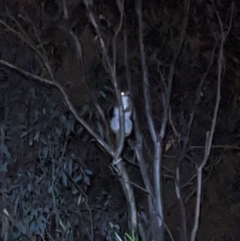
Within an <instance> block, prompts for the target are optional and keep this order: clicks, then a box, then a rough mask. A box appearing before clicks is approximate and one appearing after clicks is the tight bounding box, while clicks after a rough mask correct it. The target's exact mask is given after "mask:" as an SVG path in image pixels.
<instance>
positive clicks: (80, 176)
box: [74, 174, 83, 183]
mask: <svg viewBox="0 0 240 241" xmlns="http://www.w3.org/2000/svg"><path fill="white" fill-rule="evenodd" d="M82 179H83V175H82V174H80V175H78V176H76V177H75V178H74V181H75V182H76V183H77V182H79V181H81V180H82Z"/></svg>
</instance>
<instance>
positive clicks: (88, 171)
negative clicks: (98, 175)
mask: <svg viewBox="0 0 240 241" xmlns="http://www.w3.org/2000/svg"><path fill="white" fill-rule="evenodd" d="M84 172H85V173H86V174H88V175H90V176H91V175H92V174H93V172H92V170H89V169H85V170H84Z"/></svg>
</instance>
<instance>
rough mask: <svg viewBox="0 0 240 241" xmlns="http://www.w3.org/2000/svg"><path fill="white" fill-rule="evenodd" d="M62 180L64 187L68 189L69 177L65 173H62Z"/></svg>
mask: <svg viewBox="0 0 240 241" xmlns="http://www.w3.org/2000/svg"><path fill="white" fill-rule="evenodd" d="M62 180H63V185H64V186H65V187H67V186H68V182H67V175H66V174H65V172H62Z"/></svg>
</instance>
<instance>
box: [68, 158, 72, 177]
mask: <svg viewBox="0 0 240 241" xmlns="http://www.w3.org/2000/svg"><path fill="white" fill-rule="evenodd" d="M72 170H73V165H72V160H69V161H68V174H69V176H72Z"/></svg>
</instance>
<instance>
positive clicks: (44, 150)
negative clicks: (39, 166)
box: [42, 146, 49, 158]
mask: <svg viewBox="0 0 240 241" xmlns="http://www.w3.org/2000/svg"><path fill="white" fill-rule="evenodd" d="M48 151H49V150H48V146H44V147H43V149H42V154H43V157H44V158H46V157H47V155H48Z"/></svg>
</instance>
